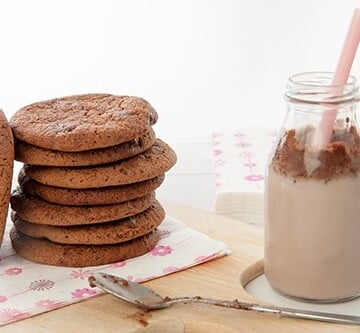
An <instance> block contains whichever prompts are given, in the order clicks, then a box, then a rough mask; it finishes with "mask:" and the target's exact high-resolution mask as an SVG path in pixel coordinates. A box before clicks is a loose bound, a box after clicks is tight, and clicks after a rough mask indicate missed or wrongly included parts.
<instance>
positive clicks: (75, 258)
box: [10, 228, 160, 267]
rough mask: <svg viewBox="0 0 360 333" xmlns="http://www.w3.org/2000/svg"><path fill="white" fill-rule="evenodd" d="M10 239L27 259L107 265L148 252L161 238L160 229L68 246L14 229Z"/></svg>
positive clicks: (73, 264) (80, 264)
mask: <svg viewBox="0 0 360 333" xmlns="http://www.w3.org/2000/svg"><path fill="white" fill-rule="evenodd" d="M10 239H11V243H12V246H13V249H14V250H15V252H16V253H17V254H18V255H19V256H21V257H23V258H25V259H28V260H31V261H34V262H37V263H41V264H47V265H56V266H67V267H84V266H96V265H104V264H109V263H113V262H117V261H122V260H126V259H130V258H134V257H137V256H140V255H142V254H145V253H146V252H149V251H150V250H151V249H152V248H153V247H154V246H155V245H156V243H157V242H158V241H159V239H160V233H159V231H158V230H157V229H155V230H153V231H151V232H150V233H148V234H147V235H145V236H142V237H138V238H135V239H133V240H130V241H127V242H123V243H119V244H111V245H69V244H59V243H54V242H50V241H48V240H47V239H44V238H42V239H39V238H32V237H29V236H26V235H24V234H23V233H21V232H19V231H17V230H16V229H15V228H12V229H11V231H10Z"/></svg>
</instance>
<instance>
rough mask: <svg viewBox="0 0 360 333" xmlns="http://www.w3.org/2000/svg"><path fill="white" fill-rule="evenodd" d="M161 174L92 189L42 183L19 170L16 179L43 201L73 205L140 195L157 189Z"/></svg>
mask: <svg viewBox="0 0 360 333" xmlns="http://www.w3.org/2000/svg"><path fill="white" fill-rule="evenodd" d="M164 179H165V176H164V175H161V176H158V177H155V178H152V179H149V180H144V181H142V182H138V183H133V184H129V185H120V186H109V187H101V188H93V189H80V190H78V189H69V188H62V187H55V186H48V185H43V184H41V183H39V182H37V181H35V180H33V179H31V178H29V177H27V176H26V175H25V173H24V172H23V170H21V171H20V173H19V177H18V181H19V184H20V186H21V188H22V190H23V191H24V192H25V193H27V194H31V195H35V196H38V197H40V198H42V199H44V200H45V201H48V202H52V203H56V204H60V205H70V206H71V205H73V206H87V205H109V204H115V203H119V202H124V201H129V200H132V199H135V198H139V197H142V196H144V195H146V194H149V193H150V192H152V191H154V190H155V189H157V188H158V187H159V186H160V185H161V184H162V182H163V181H164Z"/></svg>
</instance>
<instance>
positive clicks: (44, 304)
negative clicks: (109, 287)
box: [0, 217, 229, 326]
mask: <svg viewBox="0 0 360 333" xmlns="http://www.w3.org/2000/svg"><path fill="white" fill-rule="evenodd" d="M199 222H200V221H199ZM9 228H10V222H9V223H8V225H7V229H6V231H5V237H4V241H3V244H2V247H1V250H0V278H1V283H0V326H2V325H5V324H9V323H12V322H15V321H18V320H21V319H25V318H28V317H31V316H33V315H35V314H39V313H42V312H45V311H49V310H53V309H57V308H60V307H63V306H66V305H68V304H71V303H75V302H79V301H82V300H84V299H87V298H90V297H93V296H96V295H99V294H101V293H102V291H100V290H99V289H97V288H90V287H89V285H88V282H87V278H88V277H89V276H90V275H91V274H92V273H93V272H97V271H104V272H108V273H111V274H115V275H118V276H121V277H124V278H127V279H128V280H131V281H136V282H144V281H148V280H151V279H155V278H157V277H159V276H163V275H167V274H173V273H175V272H177V271H181V270H183V269H186V268H188V267H191V266H194V265H198V264H200V263H202V262H205V261H209V260H212V259H215V258H218V257H221V256H224V255H226V254H228V253H229V250H228V249H227V247H226V245H225V244H224V243H222V242H219V241H216V240H214V239H211V238H210V237H208V236H206V235H204V234H202V233H200V232H198V231H195V230H192V229H190V228H188V227H187V226H186V225H185V224H183V223H182V222H180V221H178V220H176V219H174V218H172V217H166V219H165V221H164V222H163V223H162V224H161V225H160V228H159V230H160V233H161V241H160V242H159V244H158V245H156V246H155V248H154V249H153V250H152V251H151V252H149V253H147V254H145V255H143V256H141V257H137V258H134V259H129V260H125V261H120V262H117V263H112V264H108V265H103V266H94V267H83V268H64V267H54V266H48V265H40V264H36V263H32V262H30V261H27V260H24V259H22V258H20V257H19V256H17V255H16V254H15V253H14V251H13V249H12V247H11V244H10V240H9V238H8V231H9ZM199 258H202V259H201V260H199Z"/></svg>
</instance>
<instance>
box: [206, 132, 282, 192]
mask: <svg viewBox="0 0 360 333" xmlns="http://www.w3.org/2000/svg"><path fill="white" fill-rule="evenodd" d="M276 135H277V134H276V131H275V130H272V129H251V128H249V129H243V130H230V129H228V130H219V131H216V132H215V133H214V134H213V166H214V175H215V179H216V189H217V190H216V191H217V193H221V192H225V193H236V192H263V190H264V170H265V164H266V162H267V158H268V155H269V151H270V149H271V147H272V146H273V144H274V141H275V137H276Z"/></svg>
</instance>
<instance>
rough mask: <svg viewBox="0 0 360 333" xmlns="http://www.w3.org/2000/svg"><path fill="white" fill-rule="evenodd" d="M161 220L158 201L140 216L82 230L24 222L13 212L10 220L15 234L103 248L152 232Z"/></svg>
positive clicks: (74, 227) (85, 227)
mask: <svg viewBox="0 0 360 333" xmlns="http://www.w3.org/2000/svg"><path fill="white" fill-rule="evenodd" d="M164 218H165V211H164V209H163V208H162V207H161V205H160V203H159V202H158V201H154V203H153V204H152V205H151V206H150V207H149V208H148V209H147V210H145V211H143V212H142V213H139V214H136V215H134V216H131V217H127V218H125V219H121V220H117V221H111V222H106V223H99V224H93V225H83V226H70V227H60V226H50V225H43V224H35V223H29V222H26V221H24V220H23V219H21V218H20V216H19V215H18V214H16V213H14V212H12V214H11V219H12V220H13V222H14V226H15V228H16V230H18V231H20V232H22V233H23V234H25V235H27V236H29V237H34V238H47V239H48V240H50V241H52V242H56V243H61V244H91V245H104V244H115V243H121V242H126V241H128V240H131V239H134V238H137V237H140V236H143V235H145V234H147V233H149V232H150V231H151V230H154V229H155V228H157V227H158V226H159V224H160V223H161V222H162V221H163V220H164Z"/></svg>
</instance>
